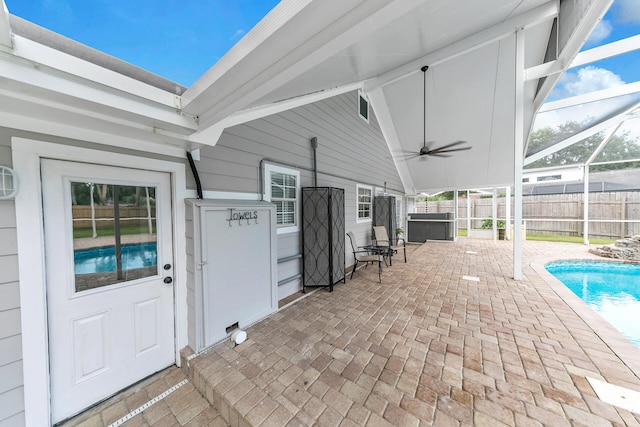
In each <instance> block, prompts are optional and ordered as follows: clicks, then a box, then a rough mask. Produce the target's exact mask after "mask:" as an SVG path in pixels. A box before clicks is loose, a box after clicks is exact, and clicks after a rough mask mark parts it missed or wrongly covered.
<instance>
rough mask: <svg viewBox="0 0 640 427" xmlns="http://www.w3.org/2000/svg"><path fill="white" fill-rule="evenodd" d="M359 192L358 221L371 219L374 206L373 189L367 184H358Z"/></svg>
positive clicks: (357, 191)
mask: <svg viewBox="0 0 640 427" xmlns="http://www.w3.org/2000/svg"><path fill="white" fill-rule="evenodd" d="M356 193H357V197H356V199H357V201H356V203H357V206H356V208H357V212H358V216H357V217H356V221H357V222H368V221H371V211H372V206H373V189H372V188H371V187H369V186H367V185H360V184H356Z"/></svg>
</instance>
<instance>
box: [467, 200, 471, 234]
mask: <svg viewBox="0 0 640 427" xmlns="http://www.w3.org/2000/svg"><path fill="white" fill-rule="evenodd" d="M469 233H471V197H469V190H467V236H468V235H469Z"/></svg>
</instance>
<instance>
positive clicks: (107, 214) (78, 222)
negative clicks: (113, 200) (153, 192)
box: [71, 205, 156, 230]
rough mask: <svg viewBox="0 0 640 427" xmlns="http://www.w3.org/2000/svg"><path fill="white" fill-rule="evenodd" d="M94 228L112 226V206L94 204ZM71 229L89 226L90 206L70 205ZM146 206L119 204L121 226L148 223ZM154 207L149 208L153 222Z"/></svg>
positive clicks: (144, 224)
mask: <svg viewBox="0 0 640 427" xmlns="http://www.w3.org/2000/svg"><path fill="white" fill-rule="evenodd" d="M94 209H95V218H96V228H100V229H104V228H113V206H95V208H94ZM71 213H72V215H73V229H74V230H78V229H83V228H91V206H84V205H74V206H72V207H71ZM147 214H148V212H147V208H146V206H141V207H135V206H120V221H121V223H122V226H123V227H127V226H146V225H147V224H148V217H147ZM155 214H156V209H155V207H152V208H151V216H152V218H151V219H152V220H153V221H154V222H155Z"/></svg>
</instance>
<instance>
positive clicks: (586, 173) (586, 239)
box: [582, 164, 589, 245]
mask: <svg viewBox="0 0 640 427" xmlns="http://www.w3.org/2000/svg"><path fill="white" fill-rule="evenodd" d="M582 182H583V183H584V190H583V195H582V198H583V204H582V206H583V209H584V210H583V212H582V218H583V219H582V236H583V242H584V244H585V245H588V244H589V164H586V165H584V178H583V180H582Z"/></svg>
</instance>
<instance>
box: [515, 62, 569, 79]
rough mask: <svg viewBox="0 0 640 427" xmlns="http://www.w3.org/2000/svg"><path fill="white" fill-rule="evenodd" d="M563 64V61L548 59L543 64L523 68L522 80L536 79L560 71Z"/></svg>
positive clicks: (563, 68) (562, 68) (562, 69)
mask: <svg viewBox="0 0 640 427" xmlns="http://www.w3.org/2000/svg"><path fill="white" fill-rule="evenodd" d="M565 68H566V67H565V64H564V62H563V61H560V60H558V61H549V62H545V63H544V64H540V65H536V66H535V67H530V68H527V69H526V70H524V81H526V82H528V81H531V80H538V79H540V78H542V77H547V76H550V75H552V74H557V73H561V72H563V71H564V70H565Z"/></svg>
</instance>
